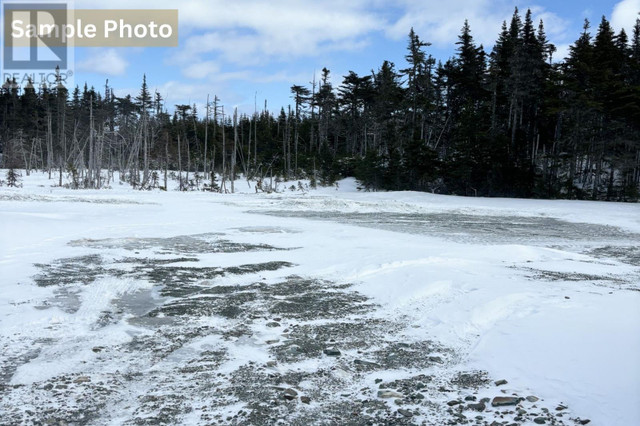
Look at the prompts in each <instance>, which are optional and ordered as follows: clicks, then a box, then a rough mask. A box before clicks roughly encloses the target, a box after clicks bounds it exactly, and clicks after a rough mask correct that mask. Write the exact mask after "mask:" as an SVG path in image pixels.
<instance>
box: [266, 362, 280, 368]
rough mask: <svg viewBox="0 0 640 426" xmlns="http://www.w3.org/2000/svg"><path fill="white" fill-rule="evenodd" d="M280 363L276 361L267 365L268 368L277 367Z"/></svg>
mask: <svg viewBox="0 0 640 426" xmlns="http://www.w3.org/2000/svg"><path fill="white" fill-rule="evenodd" d="M277 364H278V363H277V362H276V361H267V363H266V364H265V365H266V366H267V367H275V366H276V365H277Z"/></svg>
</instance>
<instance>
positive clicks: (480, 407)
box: [467, 402, 487, 411]
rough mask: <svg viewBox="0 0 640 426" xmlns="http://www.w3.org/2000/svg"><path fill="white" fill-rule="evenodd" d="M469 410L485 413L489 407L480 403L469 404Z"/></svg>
mask: <svg viewBox="0 0 640 426" xmlns="http://www.w3.org/2000/svg"><path fill="white" fill-rule="evenodd" d="M467 408H468V409H469V410H475V411H484V410H486V408H487V406H486V404H485V403H484V402H478V403H477V404H468V405H467Z"/></svg>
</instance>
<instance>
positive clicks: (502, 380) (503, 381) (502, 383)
mask: <svg viewBox="0 0 640 426" xmlns="http://www.w3.org/2000/svg"><path fill="white" fill-rule="evenodd" d="M494 383H495V385H496V386H502V385H506V384H507V383H509V382H507V381H506V380H505V379H501V380H498V381H496V382H494Z"/></svg>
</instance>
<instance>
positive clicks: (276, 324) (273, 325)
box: [267, 321, 280, 328]
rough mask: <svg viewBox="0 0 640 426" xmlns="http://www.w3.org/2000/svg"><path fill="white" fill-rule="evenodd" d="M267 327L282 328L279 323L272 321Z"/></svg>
mask: <svg viewBox="0 0 640 426" xmlns="http://www.w3.org/2000/svg"><path fill="white" fill-rule="evenodd" d="M267 327H271V328H276V327H280V323H279V322H275V321H271V322H268V323H267Z"/></svg>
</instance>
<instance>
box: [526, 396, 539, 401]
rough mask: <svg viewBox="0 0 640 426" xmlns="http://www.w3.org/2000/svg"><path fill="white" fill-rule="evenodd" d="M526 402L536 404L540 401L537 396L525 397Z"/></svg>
mask: <svg viewBox="0 0 640 426" xmlns="http://www.w3.org/2000/svg"><path fill="white" fill-rule="evenodd" d="M527 401H529V402H538V401H540V398H538V397H537V396H533V395H529V396H528V397H527Z"/></svg>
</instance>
